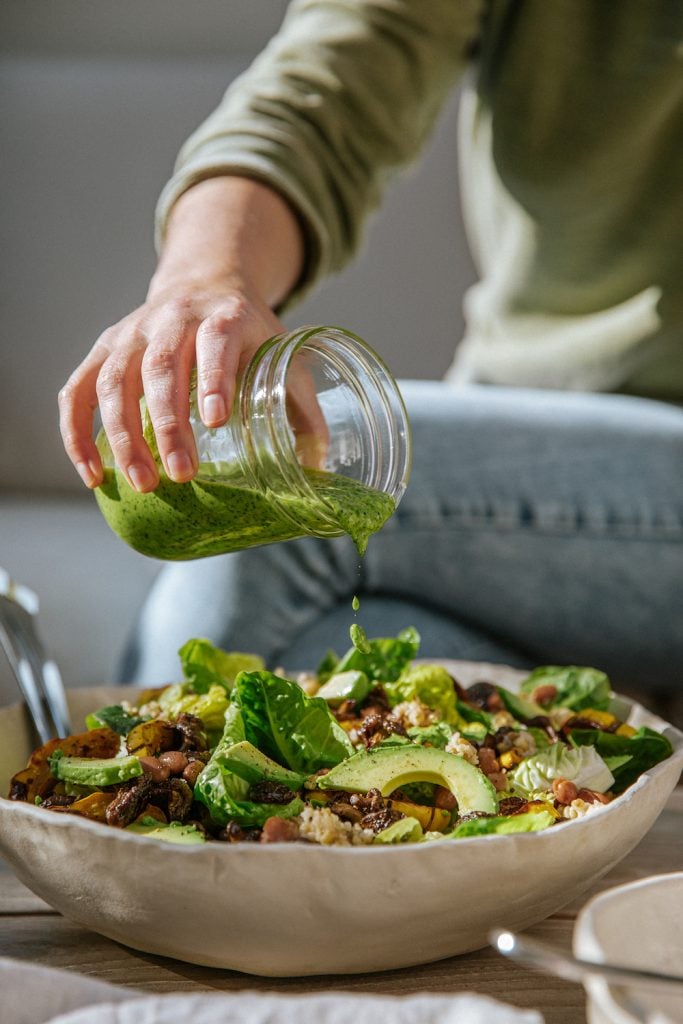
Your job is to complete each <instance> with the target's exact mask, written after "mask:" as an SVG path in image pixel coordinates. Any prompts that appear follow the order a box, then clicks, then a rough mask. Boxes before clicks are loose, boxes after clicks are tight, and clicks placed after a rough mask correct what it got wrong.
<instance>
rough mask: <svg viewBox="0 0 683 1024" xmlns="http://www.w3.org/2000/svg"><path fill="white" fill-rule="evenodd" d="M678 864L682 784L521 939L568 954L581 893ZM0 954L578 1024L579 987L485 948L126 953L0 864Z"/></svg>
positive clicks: (172, 980)
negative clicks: (255, 962)
mask: <svg viewBox="0 0 683 1024" xmlns="http://www.w3.org/2000/svg"><path fill="white" fill-rule="evenodd" d="M682 864H683V786H679V787H678V788H677V789H676V790H675V791H674V793H673V794H672V795H671V797H670V799H669V801H668V803H667V805H666V807H665V809H664V811H663V812H662V814H661V815H660V817H659V819H658V820H657V822H656V823H655V825H654V826H653V827H652V829H651V830H650V832H649V833H648V835H647V836H645V838H644V839H643V840H642V841H641V842H640V843H639V844H638V846H637V847H636V848H635V849H634V850H633V851H632V852H631V853H630V854H629V855H628V856H627V857H626V858H625V859H624V860H623V861H621V863H620V864H618V865H617V866H616V867H615V868H613V869H612V871H610V872H609V874H607V875H606V876H605V877H604V878H603V879H601V881H600V882H598V883H597V884H596V885H594V886H593V888H592V889H591V890H589V892H588V893H587V894H585V895H584V896H582V897H581V899H580V900H577V901H576V902H574V903H571V904H569V905H568V906H566V907H563V908H562V910H559V911H558V912H557V913H555V914H553V915H552V916H551V917H549V918H548V919H547V920H545V921H543V922H541V923H540V924H538V925H535V926H534V927H533V928H530V929H528V931H527V934H529V935H530V936H533V937H534V938H537V939H541V940H543V941H545V942H548V943H551V944H553V945H555V946H557V947H560V948H562V949H565V950H570V948H571V936H572V929H573V926H574V921H575V919H576V915H577V913H578V911H579V910H580V908H581V907H582V906H583V904H584V903H585V902H586V900H587V899H588V897H589V896H591V895H594V894H595V893H597V892H601V891H602V890H604V889H607V888H611V887H613V886H615V885H620V884H623V883H624V882H630V881H633V880H634V879H638V878H643V877H645V876H647V875H655V874H663V873H665V872H667V871H675V870H680V869H681V866H682ZM0 956H5V957H13V958H15V959H17V960H21V961H33V962H37V963H41V964H43V965H45V966H49V967H57V968H62V969H64V970H67V971H76V972H78V973H80V974H82V975H87V976H89V977H91V978H98V979H100V980H102V981H108V982H111V983H114V984H119V985H129V986H134V987H136V988H138V989H142V990H145V991H147V992H155V993H170V992H237V991H240V990H251V991H255V990H258V991H270V992H273V991H275V992H281V993H292V994H293V993H315V992H325V991H330V990H337V991H340V990H343V991H348V992H354V993H357V994H367V993H373V994H385V995H407V994H412V993H417V992H436V993H449V992H450V993H455V992H463V991H470V992H478V993H480V994H482V995H488V996H490V997H492V998H494V999H498V1000H500V1001H501V1002H507V1003H510V1004H512V1005H514V1006H519V1007H524V1008H534V1009H537V1010H540V1011H541V1012H542V1013H543V1015H544V1017H545V1019H546V1022H547V1024H579V1022H581V1024H584V1022H585V1020H586V1013H585V997H584V992H583V988H582V987H581V986H580V985H578V984H574V983H571V982H567V981H562V980H560V979H559V978H553V977H550V976H546V975H543V974H540V973H537V972H535V971H530V970H526V969H524V968H522V967H520V966H519V965H517V964H515V963H512V962H511V961H508V960H506V959H505V958H504V957H502V956H500V955H499V954H498V953H496V952H495V951H494V950H493V949H482V950H478V951H477V952H475V953H468V954H465V955H463V956H458V957H453V958H451V959H449V960H440V961H438V962H436V963H432V964H426V965H424V966H421V967H411V968H409V969H406V970H400V971H383V972H381V973H378V974H364V975H343V976H334V977H329V976H328V977H319V978H286V979H273V978H255V977H252V976H250V975H244V974H239V973H237V972H235V971H225V970H216V969H214V968H210V967H197V966H195V965H193V964H186V963H181V962H179V961H176V960H170V959H166V958H164V957H159V956H152V955H150V954H146V953H139V952H137V951H136V950H132V949H128V948H126V947H125V946H121V945H119V944H118V943H116V942H112V941H111V940H109V939H106V938H103V937H102V936H100V935H97V934H95V933H93V932H89V931H86V930H85V929H83V928H82V927H80V926H79V925H75V924H72V923H71V922H70V921H67V920H66V919H65V918H64V917H62V916H61V915H60V914H58V913H57V912H56V911H54V910H52V909H51V908H50V907H49V906H48V905H47V904H46V903H44V902H43V901H42V900H40V899H39V898H38V897H37V896H34V895H33V893H31V892H29V890H28V889H26V888H25V887H24V886H23V885H22V884H21V883H20V882H19V881H18V880H17V879H16V878H15V877H14V875H13V874H12V873H11V871H10V870H9V868H7V867H6V866H4V865H2V862H0Z"/></svg>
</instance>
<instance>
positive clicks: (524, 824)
mask: <svg viewBox="0 0 683 1024" xmlns="http://www.w3.org/2000/svg"><path fill="white" fill-rule="evenodd" d="M554 822H555V818H554V817H553V815H552V814H550V812H549V811H535V812H532V811H529V812H527V813H526V814H511V815H509V816H505V815H495V816H494V817H492V818H473V819H472V821H463V822H462V824H460V825H456V827H455V828H454V829H453V831H452V832H449V833H448V836H447V838H450V839H465V838H466V837H467V836H490V835H511V834H513V833H515V832H541V831H543V829H546V828H550V826H551V825H553V824H554Z"/></svg>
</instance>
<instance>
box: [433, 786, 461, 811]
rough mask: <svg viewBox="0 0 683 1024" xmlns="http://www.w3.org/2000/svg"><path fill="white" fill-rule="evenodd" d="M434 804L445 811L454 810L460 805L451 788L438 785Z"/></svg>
mask: <svg viewBox="0 0 683 1024" xmlns="http://www.w3.org/2000/svg"><path fill="white" fill-rule="evenodd" d="M434 806H435V807H440V808H441V810H443V811H453V810H455V808H456V807H457V806H458V801H457V800H456V799H455V797H454V796H453V794H452V793H451V791H450V789H446V787H445V786H437V787H436V791H435V793H434Z"/></svg>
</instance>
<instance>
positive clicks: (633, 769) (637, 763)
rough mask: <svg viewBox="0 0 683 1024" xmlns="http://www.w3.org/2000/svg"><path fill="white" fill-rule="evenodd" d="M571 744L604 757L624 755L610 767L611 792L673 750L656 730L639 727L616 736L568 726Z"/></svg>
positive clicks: (624, 787)
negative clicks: (623, 734) (614, 765)
mask: <svg viewBox="0 0 683 1024" xmlns="http://www.w3.org/2000/svg"><path fill="white" fill-rule="evenodd" d="M569 736H570V739H571V741H572V743H575V744H577V745H578V747H579V748H580V749H581V750H585V749H586V746H585V745H586V744H588V745H590V746H591V747H595V749H596V750H597V751H598V752H599V753H600V754H601V755H602V756H603V757H604V758H608V757H609V758H612V757H618V756H620V755H624V756H626V755H628V761H624V762H623V763H622V764H620V765H617V766H616V767H614V768H613V769H612V773H613V775H614V785H613V786H612V790H613V792H615V793H622V792H623V791H624V790H625V789H626V788H627V787H628V786H630V785H631V783H632V782H635V780H636V779H637V778H638V777H639V776H640V775H642V774H643V772H645V771H647V770H648V768H652V767H653V766H654V765H656V764H659V762H660V761H664V760H665V759H666V758H667V757H670V756H671V754H672V753H673V747H672V746H671V743H670V742H669V740H668V739H667V738H666V736H663V735H662V734H661V733H660V732H656V731H655V730H654V729H649V728H648V727H647V726H641V728H640V729H638V730H637V732H636V733H635V734H634V735H633V736H617V734H616V733H613V732H603V731H602V730H601V729H572V731H571V732H570V734H569Z"/></svg>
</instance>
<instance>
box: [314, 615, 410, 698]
mask: <svg viewBox="0 0 683 1024" xmlns="http://www.w3.org/2000/svg"><path fill="white" fill-rule="evenodd" d="M351 628H352V633H351V640H352V642H353V647H351V648H350V649H349V650H348V651H347V652H346V654H345V655H344V656H343V658H341V660H340V661H338V662H337V664H336V665H335V666H334V667H333V669H332V671H334V672H335V673H337V672H346V671H348V670H349V669H357V670H358V671H360V672H365V674H366V676H367V677H368V679H371V680H372V681H373V682H378V683H385V682H392V681H393V680H395V679H398V677H399V676H400V674H401V672H402V671H403V669H404V668H405V667H406V665H408V664H409V662H411V661H412V659H413V658H414V657H415V656H416V655H417V652H418V650H419V647H420V634H419V633H418V631H417V630H416V629H415V628H414V627H413V626H408V628H407V629H402V630H401V632H400V633H399V634H398V636H396V637H377V638H376V639H374V640H368V638H367V637H366V635H365V632H364V630H363V629H362V628H361V627H360V626H357V625H356V624H355V623H354V625H353V626H352V627H351ZM330 674H331V672H330Z"/></svg>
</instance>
